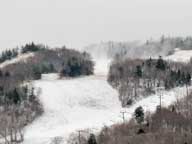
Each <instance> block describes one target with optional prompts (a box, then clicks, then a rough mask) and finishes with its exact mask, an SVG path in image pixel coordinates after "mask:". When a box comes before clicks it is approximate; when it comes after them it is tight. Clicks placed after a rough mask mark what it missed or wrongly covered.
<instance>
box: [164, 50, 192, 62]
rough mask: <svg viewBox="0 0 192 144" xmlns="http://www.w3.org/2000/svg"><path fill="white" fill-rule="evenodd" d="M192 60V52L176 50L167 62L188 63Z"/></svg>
mask: <svg viewBox="0 0 192 144" xmlns="http://www.w3.org/2000/svg"><path fill="white" fill-rule="evenodd" d="M190 58H192V50H180V49H179V48H176V49H175V51H174V53H173V54H172V55H170V56H167V57H166V59H167V60H172V61H180V62H188V61H189V60H190Z"/></svg>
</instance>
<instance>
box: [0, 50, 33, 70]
mask: <svg viewBox="0 0 192 144" xmlns="http://www.w3.org/2000/svg"><path fill="white" fill-rule="evenodd" d="M33 56H34V53H26V54H20V55H19V56H17V57H16V58H13V59H11V60H7V61H5V62H3V63H1V64H0V68H3V67H5V66H7V65H10V64H14V63H17V62H21V61H24V62H25V61H26V60H27V59H28V58H30V57H33Z"/></svg>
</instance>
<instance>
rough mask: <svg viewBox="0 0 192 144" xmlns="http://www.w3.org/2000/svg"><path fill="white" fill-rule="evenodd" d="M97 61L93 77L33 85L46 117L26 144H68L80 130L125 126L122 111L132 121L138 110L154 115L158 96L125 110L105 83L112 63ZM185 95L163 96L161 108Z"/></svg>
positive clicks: (46, 79)
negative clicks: (59, 141) (54, 143)
mask: <svg viewBox="0 0 192 144" xmlns="http://www.w3.org/2000/svg"><path fill="white" fill-rule="evenodd" d="M173 58H175V56H173ZM169 59H171V58H170V57H169ZM94 60H95V62H96V65H95V75H93V76H86V77H80V78H75V79H58V76H57V74H48V75H43V78H42V80H39V81H35V82H34V85H35V86H36V87H40V88H41V90H42V93H41V95H40V100H41V102H42V104H43V107H44V110H45V113H44V114H43V115H42V116H41V117H40V118H38V119H37V120H35V121H34V122H33V123H32V124H31V125H29V126H27V127H26V128H25V141H24V144H50V143H51V140H52V139H53V138H54V137H62V138H63V139H64V141H63V143H66V140H67V139H68V136H69V135H70V134H71V133H72V132H76V133H77V130H82V129H87V128H89V129H92V130H95V129H96V130H99V129H101V128H102V127H103V126H104V125H112V124H114V123H119V122H122V117H121V113H120V112H121V111H127V115H126V120H129V119H130V118H131V116H132V115H133V113H134V110H135V108H137V107H138V106H142V107H143V108H144V109H145V111H151V112H153V111H154V110H155V109H156V107H157V105H159V94H156V95H151V96H149V97H146V98H143V99H141V100H140V101H138V102H137V103H136V104H134V105H132V106H131V107H129V108H126V109H125V108H124V109H123V108H122V107H121V103H120V101H119V99H118V93H117V91H116V90H114V89H113V88H112V87H111V86H110V85H109V84H108V83H107V80H106V78H107V71H108V66H109V63H110V60H108V59H104V58H103V59H97V58H94ZM185 92H186V90H185V88H175V89H173V90H171V91H168V92H163V96H162V105H163V106H168V105H170V104H171V103H173V102H174V101H175V100H176V99H177V98H179V96H180V95H183V94H185Z"/></svg>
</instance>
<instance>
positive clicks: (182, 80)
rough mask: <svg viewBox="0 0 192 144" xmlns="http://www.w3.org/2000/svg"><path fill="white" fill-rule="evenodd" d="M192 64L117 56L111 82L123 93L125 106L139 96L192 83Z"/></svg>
mask: <svg viewBox="0 0 192 144" xmlns="http://www.w3.org/2000/svg"><path fill="white" fill-rule="evenodd" d="M191 66H192V63H191V61H190V62H189V63H181V62H172V61H166V60H163V58H162V57H161V56H160V57H159V58H158V59H152V58H149V59H123V60H122V59H115V60H114V61H113V62H112V64H111V66H110V70H109V74H108V82H109V84H111V85H112V86H113V87H114V88H115V89H117V90H118V92H119V98H120V100H121V102H122V105H123V106H126V105H130V104H132V103H133V102H134V101H135V100H136V99H138V98H139V97H143V96H144V97H145V96H148V95H151V94H155V93H156V92H157V91H158V90H159V89H161V90H170V89H172V88H174V87H178V86H189V85H191V72H192V69H191Z"/></svg>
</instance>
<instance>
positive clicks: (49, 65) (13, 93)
mask: <svg viewBox="0 0 192 144" xmlns="http://www.w3.org/2000/svg"><path fill="white" fill-rule="evenodd" d="M27 53H33V55H32V57H28V58H25V59H23V60H20V61H16V62H13V63H8V64H6V65H3V66H2V67H1V68H0V113H1V115H0V127H1V129H0V137H2V138H3V139H4V141H5V143H6V144H8V143H20V142H22V141H23V140H24V132H23V128H24V127H25V126H26V125H28V124H29V123H31V122H32V121H34V120H35V119H36V118H37V117H39V116H40V115H42V114H43V106H42V104H41V103H40V100H39V99H38V96H39V95H40V93H41V89H40V88H37V87H35V86H33V83H32V81H33V80H40V79H41V75H42V74H48V73H58V74H59V75H60V78H61V79H62V77H77V76H81V75H91V74H93V66H94V63H93V62H92V60H91V57H90V55H89V54H87V53H86V52H82V53H81V52H78V51H76V50H71V49H67V48H65V47H61V48H48V47H45V46H43V45H41V44H34V43H29V44H26V45H25V46H22V47H21V48H20V49H12V50H6V51H3V52H2V54H1V58H0V59H1V63H3V62H4V61H7V60H11V59H17V57H18V56H20V57H22V56H23V55H25V54H27Z"/></svg>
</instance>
